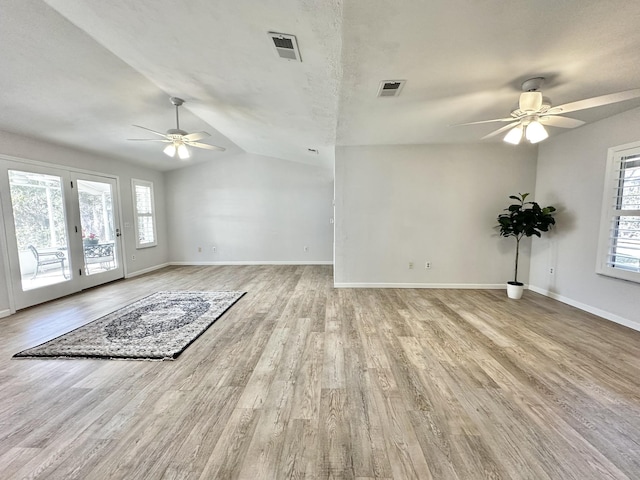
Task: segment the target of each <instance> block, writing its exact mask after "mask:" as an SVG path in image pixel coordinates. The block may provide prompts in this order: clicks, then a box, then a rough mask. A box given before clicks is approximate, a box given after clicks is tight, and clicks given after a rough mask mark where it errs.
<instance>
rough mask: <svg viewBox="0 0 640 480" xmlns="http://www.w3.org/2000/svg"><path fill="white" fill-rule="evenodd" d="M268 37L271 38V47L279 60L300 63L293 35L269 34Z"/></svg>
mask: <svg viewBox="0 0 640 480" xmlns="http://www.w3.org/2000/svg"><path fill="white" fill-rule="evenodd" d="M269 37H270V38H271V41H272V42H273V46H274V48H275V49H276V53H277V54H278V56H279V57H280V58H284V59H285V60H293V61H296V62H301V61H302V57H300V50H298V42H296V36H295V35H288V34H286V33H276V32H269Z"/></svg>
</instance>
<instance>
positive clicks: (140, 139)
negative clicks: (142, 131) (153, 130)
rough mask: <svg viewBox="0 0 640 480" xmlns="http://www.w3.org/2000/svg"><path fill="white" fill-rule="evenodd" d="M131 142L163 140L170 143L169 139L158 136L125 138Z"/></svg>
mask: <svg viewBox="0 0 640 480" xmlns="http://www.w3.org/2000/svg"><path fill="white" fill-rule="evenodd" d="M127 140H130V141H132V142H164V143H171V140H160V139H159V138H127Z"/></svg>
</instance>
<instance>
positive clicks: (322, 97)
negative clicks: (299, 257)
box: [0, 0, 640, 170]
mask: <svg viewBox="0 0 640 480" xmlns="http://www.w3.org/2000/svg"><path fill="white" fill-rule="evenodd" d="M639 24H640V2H630V1H628V0H607V1H602V0H591V1H585V0H563V1H558V0H536V1H524V0H514V1H504V0H483V1H478V0H394V1H389V0H387V1H382V0H322V1H318V0H267V1H257V0H234V1H230V2H223V1H211V0H189V1H183V2H175V1H170V0H136V1H129V0H127V1H125V0H114V1H108V2H105V1H104V0H83V1H82V2H74V1H69V0H46V1H42V0H3V2H2V6H1V15H0V42H1V43H0V45H2V48H0V65H1V66H2V73H1V74H0V102H1V103H2V109H0V130H4V131H8V132H12V133H18V134H22V135H26V136H29V137H35V138H39V139H43V140H46V141H49V142H54V143H58V144H62V145H68V146H72V147H74V148H79V149H83V150H87V151H94V152H99V153H105V154H107V155H109V156H111V157H116V158H121V159H124V160H127V161H131V162H137V163H140V164H143V165H147V166H150V167H153V168H157V169H159V170H170V169H173V168H178V167H181V166H184V165H188V164H191V163H196V162H203V161H215V160H216V158H220V156H222V155H233V154H234V153H237V152H241V151H246V152H250V153H256V154H261V155H265V156H272V157H278V158H283V159H288V160H292V161H298V162H305V163H310V164H317V165H321V166H324V167H327V168H331V166H332V164H333V159H334V149H335V146H336V145H378V144H424V143H452V142H453V143H458V142H477V141H479V139H480V138H481V137H482V136H483V135H485V134H487V133H489V132H490V131H491V130H493V129H495V128H497V127H498V126H500V125H499V124H482V125H474V126H465V127H451V126H450V125H452V124H457V123H463V122H471V121H475V120H483V119H487V118H500V117H504V116H507V115H508V114H509V112H510V111H511V110H512V108H513V107H514V105H515V104H516V103H517V100H518V95H519V93H520V84H521V83H522V81H523V80H526V79H527V78H530V77H534V76H544V77H546V78H547V81H546V83H545V86H544V87H543V92H544V95H545V96H546V97H549V98H550V99H551V101H552V102H553V104H556V105H557V104H561V103H566V102H571V101H575V100H580V99H583V98H587V97H593V96H597V95H604V94H608V93H613V92H618V91H622V90H628V89H633V88H640V29H639V28H638V25H639ZM269 31H275V32H281V33H288V34H293V35H295V36H296V37H297V41H298V44H299V47H300V52H301V56H302V62H293V61H287V60H283V59H281V58H279V57H278V56H277V55H276V53H275V49H274V48H273V45H272V44H271V43H270V42H271V40H270V39H269V37H268V36H267V32H269ZM394 79H402V80H406V81H407V83H406V85H405V87H404V89H403V91H402V93H401V95H400V96H399V97H393V98H378V97H377V91H378V87H379V84H380V82H381V81H382V80H394ZM170 96H178V97H181V98H184V99H185V100H186V104H185V106H184V107H183V109H182V110H181V119H180V120H181V122H180V123H181V128H183V129H185V130H188V131H190V132H194V131H200V130H205V131H207V132H209V133H211V134H212V137H211V138H209V139H207V140H206V142H207V143H211V144H214V145H220V146H223V147H225V148H226V149H227V151H226V152H224V153H220V152H212V151H204V150H198V151H195V152H194V156H193V158H192V159H190V160H189V161H187V162H181V161H179V160H174V159H171V158H169V157H166V156H165V155H163V154H162V152H161V147H159V146H158V145H159V144H157V143H155V142H131V141H128V140H127V139H128V138H144V137H145V136H146V135H145V132H144V131H142V130H140V129H137V128H135V127H133V126H132V125H134V124H137V125H143V126H146V127H149V128H151V129H154V130H158V131H166V130H167V129H169V128H174V127H175V117H174V111H173V106H172V105H171V104H170V103H169V97H170ZM638 106H640V100H632V101H628V102H624V103H620V104H615V105H611V106H606V107H600V108H595V109H591V110H584V111H580V112H575V113H573V114H572V115H571V116H572V117H574V118H578V119H581V120H585V121H587V122H592V121H595V120H598V119H601V118H605V117H607V116H610V115H613V114H616V113H619V112H621V111H624V110H627V109H630V108H634V107H638ZM550 133H551V134H552V135H554V134H560V133H562V131H561V130H560V129H556V128H550ZM151 136H153V135H152V134H151ZM489 141H500V138H499V137H498V138H495V139H492V140H489ZM514 148H517V147H514ZM308 149H315V150H318V152H319V153H313V152H310V151H309V150H308ZM0 153H2V152H0Z"/></svg>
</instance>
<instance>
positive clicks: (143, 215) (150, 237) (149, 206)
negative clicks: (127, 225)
mask: <svg viewBox="0 0 640 480" xmlns="http://www.w3.org/2000/svg"><path fill="white" fill-rule="evenodd" d="M131 183H132V186H133V201H134V210H135V212H134V213H135V223H136V248H146V247H153V246H155V245H157V244H158V242H157V239H156V212H155V208H154V203H153V183H151V182H146V181H144V180H136V179H135V178H134V179H133V180H131Z"/></svg>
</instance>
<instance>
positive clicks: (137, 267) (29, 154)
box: [0, 131, 169, 312]
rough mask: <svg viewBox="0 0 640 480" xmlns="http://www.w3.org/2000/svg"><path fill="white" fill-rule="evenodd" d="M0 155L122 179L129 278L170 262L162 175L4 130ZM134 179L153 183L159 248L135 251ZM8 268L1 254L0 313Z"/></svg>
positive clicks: (5, 304)
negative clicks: (133, 258) (132, 184)
mask: <svg viewBox="0 0 640 480" xmlns="http://www.w3.org/2000/svg"><path fill="white" fill-rule="evenodd" d="M0 154H3V155H8V156H11V157H18V158H22V159H27V160H32V161H38V162H46V163H49V164H53V165H63V166H68V167H73V168H78V169H82V170H88V171H92V172H98V173H106V174H111V175H117V176H119V182H120V183H119V186H120V199H121V211H122V219H121V221H122V224H123V225H124V223H125V222H127V223H129V224H130V225H132V227H131V228H128V229H127V228H123V245H124V249H125V253H126V254H127V258H126V261H125V272H126V273H127V275H131V274H135V273H136V272H141V271H145V270H147V269H151V268H154V267H155V266H158V265H162V264H165V263H166V262H167V261H168V252H169V249H168V245H167V233H166V232H167V221H166V209H165V203H164V198H165V186H164V175H163V174H162V172H158V171H155V170H150V169H148V168H144V167H138V166H135V165H133V164H129V163H126V162H122V161H120V160H114V159H110V158H108V157H102V156H98V155H96V154H93V153H87V152H82V151H79V150H73V149H70V148H65V147H62V146H59V145H53V144H50V143H46V142H42V141H37V140H34V139H31V138H28V137H23V136H20V135H15V134H12V133H7V132H1V131H0ZM131 178H139V179H143V180H149V181H152V182H153V184H154V191H155V196H156V208H157V222H158V225H157V227H158V230H157V234H158V246H157V247H153V248H146V249H141V250H136V247H135V235H134V229H133V217H134V214H133V203H132V202H133V196H132V191H131ZM1 215H2V214H1V212H0V221H4V219H2V218H1ZM4 247H5V246H4V243H3V242H2V241H0V248H4ZM134 253H135V255H136V261H135V262H134V261H131V260H130V258H131V255H132V254H134ZM5 268H8V266H7V265H5V264H4V262H3V258H2V255H0V312H3V311H5V310H8V308H9V301H8V293H7V285H6V281H5V280H6V276H5V273H6V272H5Z"/></svg>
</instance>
